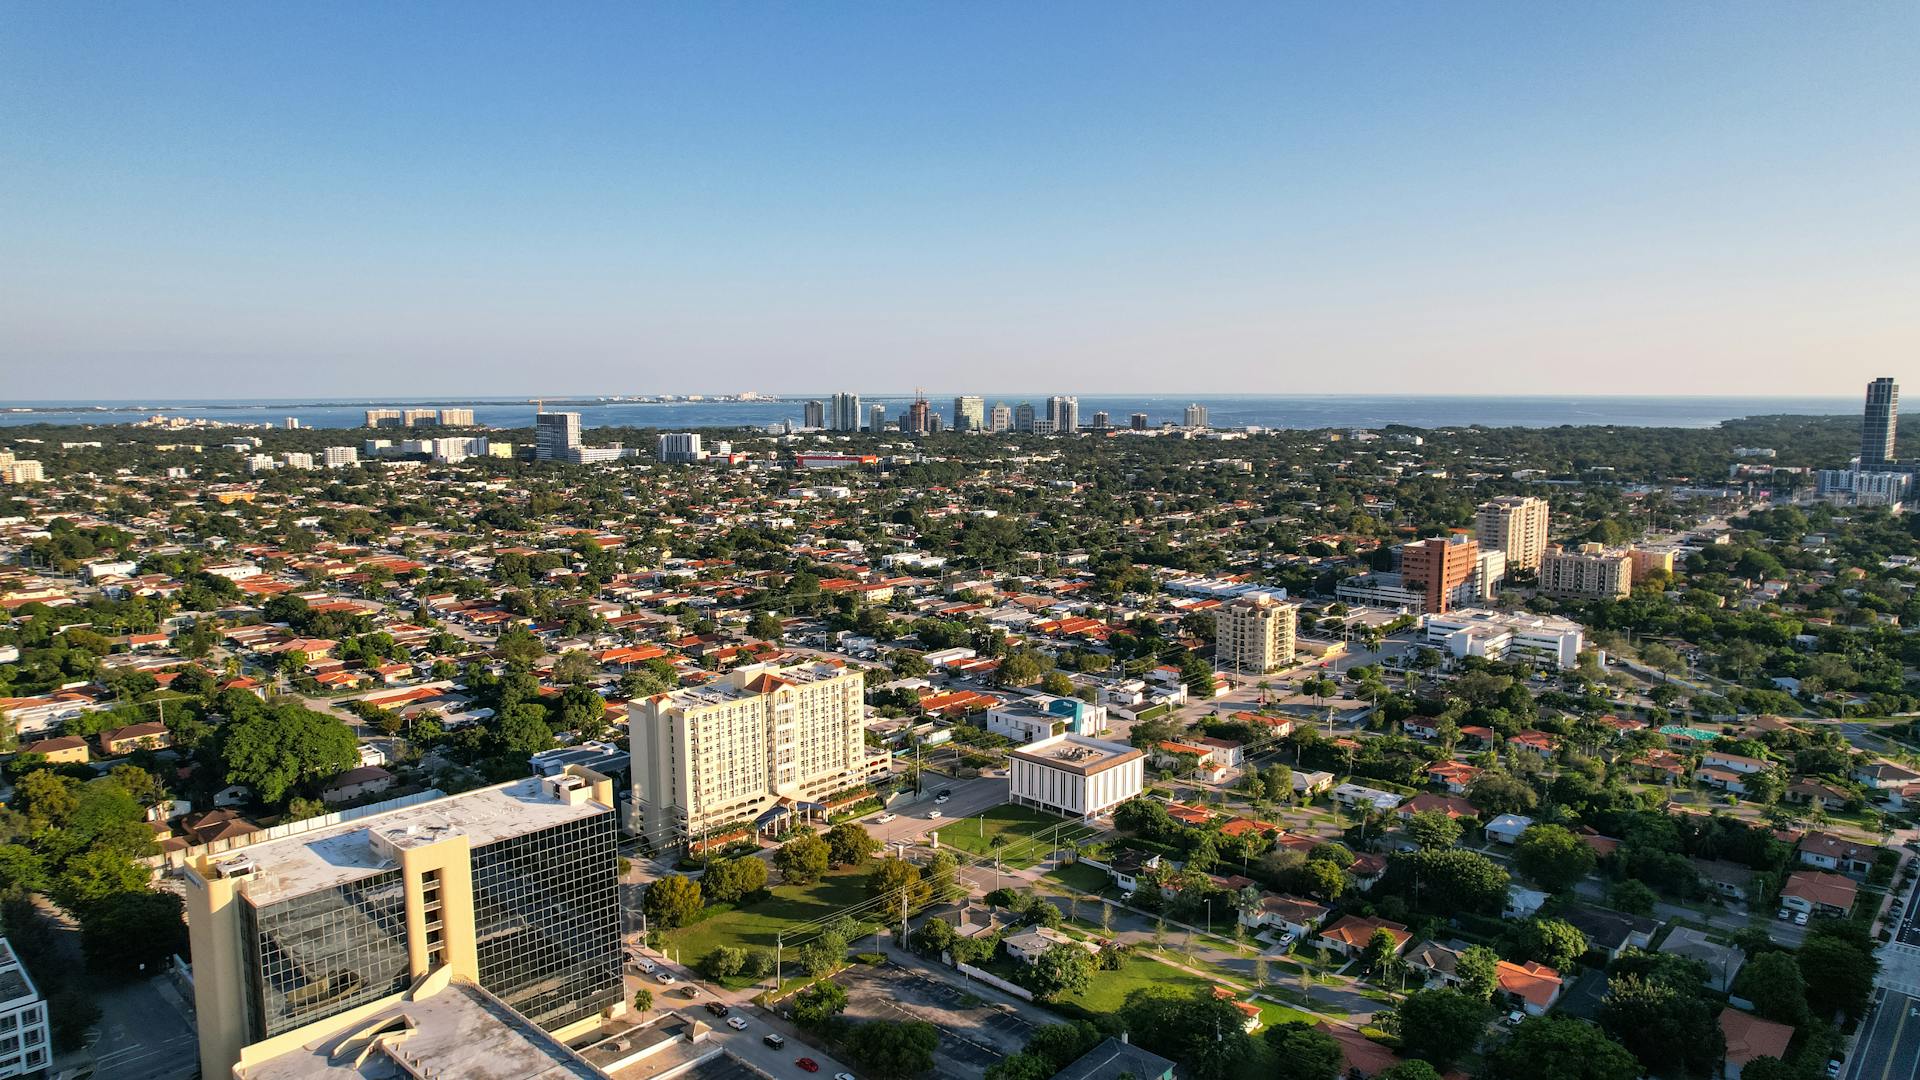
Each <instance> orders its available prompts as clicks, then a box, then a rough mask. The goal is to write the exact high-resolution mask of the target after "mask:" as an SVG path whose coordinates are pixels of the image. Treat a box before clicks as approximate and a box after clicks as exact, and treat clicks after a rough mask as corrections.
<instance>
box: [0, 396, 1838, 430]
mask: <svg viewBox="0 0 1920 1080" xmlns="http://www.w3.org/2000/svg"><path fill="white" fill-rule="evenodd" d="M810 396H811V395H804V394H803V395H794V396H790V397H785V398H782V399H781V400H778V401H740V402H731V401H666V402H661V401H651V402H650V401H622V400H610V399H573V400H567V401H561V400H557V399H549V400H548V402H547V406H546V407H547V408H548V409H549V410H554V411H560V410H566V411H572V412H578V413H579V414H580V422H581V424H582V425H583V426H586V427H608V426H621V427H649V428H671V429H687V428H738V427H756V428H764V427H766V426H767V425H769V424H776V423H780V422H781V421H786V420H791V421H793V422H794V423H795V424H798V423H799V422H800V419H801V415H802V413H801V409H802V404H803V403H804V402H805V401H807V400H808V399H809V397H810ZM826 397H827V395H826V394H824V393H823V394H821V395H820V398H821V400H825V399H826ZM981 397H983V398H984V399H985V401H986V404H987V407H988V408H991V407H992V406H993V405H994V403H996V402H1002V401H1004V402H1006V403H1007V404H1008V405H1009V406H1016V405H1018V404H1020V403H1021V402H1023V401H1025V402H1031V403H1032V404H1033V406H1034V408H1035V411H1036V412H1038V413H1039V414H1041V415H1043V416H1044V415H1045V414H1046V396H1045V395H1039V396H1035V395H1032V394H983V395H981ZM911 400H912V398H911V396H910V395H900V394H884V395H879V396H876V397H871V398H869V397H865V396H863V397H862V398H861V408H862V415H863V416H864V415H865V409H866V408H867V407H868V406H871V405H874V404H881V405H885V406H886V407H887V415H888V416H889V417H897V416H898V415H899V414H900V413H902V412H903V411H904V410H905V409H906V406H907V403H908V402H909V401H911ZM928 400H929V401H931V402H932V404H933V407H934V410H935V411H936V412H939V413H940V414H941V417H942V419H943V420H950V419H951V418H952V407H953V398H952V396H951V395H949V396H944V397H941V396H933V395H929V396H928ZM1190 402H1197V403H1199V404H1201V405H1205V406H1206V407H1207V411H1208V421H1209V422H1210V423H1211V424H1212V426H1214V427H1216V428H1243V427H1250V426H1251V427H1270V428H1346V427H1380V426H1382V425H1386V424H1405V425H1408V426H1411V427H1420V428H1441V427H1453V426H1463V425H1467V424H1480V425H1484V426H1487V427H1559V426H1562V425H1569V424H1571V425H1600V426H1615V427H1686V428H1700V427H1712V426H1714V425H1716V424H1719V423H1720V422H1722V421H1724V420H1732V419H1737V418H1739V417H1743V416H1758V415H1767V414H1792V415H1801V416H1808V415H1844V414H1857V413H1858V412H1859V411H1860V399H1859V398H1857V397H1578V396H1568V397H1469V396H1442V395H1436V396H1378V395H1360V394H1324V395H1294V394H1215V395H1199V396H1193V397H1176V396H1170V395H1153V396H1143V395H1125V394H1114V395H1107V394H1093V395H1081V396H1080V422H1081V424H1082V426H1085V425H1089V424H1091V423H1092V422H1093V414H1094V413H1096V412H1105V413H1107V414H1108V415H1109V417H1110V418H1111V423H1112V424H1113V425H1114V426H1116V427H1124V426H1126V424H1127V419H1128V417H1130V416H1131V415H1132V414H1134V413H1136V412H1144V413H1146V414H1147V416H1148V419H1149V421H1150V423H1152V424H1154V425H1156V426H1157V425H1159V424H1161V423H1163V422H1169V421H1170V422H1173V423H1179V422H1180V421H1181V418H1182V415H1183V413H1184V411H1185V409H1186V406H1187V405H1188V403H1190ZM409 407H411V408H427V407H436V408H440V407H460V408H471V409H472V410H473V414H474V421H475V423H477V424H480V425H482V426H487V427H501V428H515V427H531V426H532V424H533V415H534V406H533V404H532V403H531V402H529V401H527V400H525V399H522V398H515V399H505V398H444V399H424V398H415V399H405V400H372V399H369V400H364V401H349V400H345V399H340V398H333V399H324V400H323V399H304V400H282V401H275V400H270V399H254V400H251V401H211V400H206V401H48V402H41V401H19V402H0V427H7V426H18V425H22V424H125V423H131V422H133V421H137V420H142V419H145V418H146V417H148V416H155V415H159V416H168V417H175V416H179V417H198V418H205V419H208V420H215V421H225V422H230V423H235V424H260V423H269V424H273V425H276V426H278V425H279V424H280V423H281V422H282V421H283V420H285V418H287V417H294V418H296V419H298V420H299V421H300V425H301V426H302V427H311V428H357V427H360V426H361V424H362V422H363V420H364V413H365V411H366V410H367V409H370V408H409Z"/></svg>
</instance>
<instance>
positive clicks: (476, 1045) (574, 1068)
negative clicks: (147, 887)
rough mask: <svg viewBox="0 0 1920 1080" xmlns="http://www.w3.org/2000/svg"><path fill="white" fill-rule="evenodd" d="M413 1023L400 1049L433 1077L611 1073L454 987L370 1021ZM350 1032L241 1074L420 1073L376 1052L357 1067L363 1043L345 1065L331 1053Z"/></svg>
mask: <svg viewBox="0 0 1920 1080" xmlns="http://www.w3.org/2000/svg"><path fill="white" fill-rule="evenodd" d="M401 1017H406V1018H408V1019H409V1020H411V1021H412V1026H413V1033H412V1034H411V1035H408V1036H407V1037H406V1038H405V1039H403V1040H401V1041H400V1042H399V1043H398V1044H397V1046H396V1047H395V1049H396V1050H397V1051H398V1052H401V1053H404V1054H405V1055H406V1057H407V1059H408V1060H409V1061H411V1062H414V1063H416V1064H417V1066H418V1067H419V1068H420V1070H421V1071H424V1072H425V1073H426V1074H427V1075H430V1076H444V1077H449V1078H452V1077H459V1078H460V1080H602V1078H603V1077H604V1076H605V1074H604V1073H602V1072H600V1071H599V1070H598V1069H595V1068H594V1067H593V1066H591V1065H588V1064H587V1063H586V1062H585V1061H584V1060H582V1059H581V1058H580V1056H579V1055H578V1054H575V1053H574V1052H573V1051H571V1050H569V1049H567V1047H566V1045H565V1044H563V1043H561V1042H559V1041H557V1040H555V1039H554V1038H553V1037H552V1036H549V1035H548V1034H547V1033H546V1032H544V1031H541V1030H540V1029H539V1028H537V1027H535V1026H533V1025H532V1024H531V1023H529V1022H527V1021H526V1020H525V1019H523V1018H522V1017H520V1016H518V1015H517V1014H515V1013H514V1012H513V1011H512V1010H511V1009H508V1008H506V1007H505V1006H503V1005H502V1004H500V1002H499V1001H498V1000H497V999H495V998H494V997H493V996H492V995H490V994H488V993H486V992H485V991H483V990H481V989H480V988H478V987H476V986H474V985H472V984H471V983H466V982H455V983H452V984H451V985H449V986H448V987H447V988H446V989H445V990H442V991H440V992H439V993H437V994H434V995H433V996H432V997H429V998H425V999H422V1000H418V1001H403V1002H400V1003H398V1004H396V1005H394V1006H393V1007H392V1008H389V1009H386V1010H383V1011H381V1012H380V1013H378V1014H376V1015H375V1016H373V1017H370V1018H369V1019H367V1020H366V1021H364V1022H361V1023H357V1024H350V1025H346V1028H347V1029H351V1030H359V1029H363V1028H365V1027H367V1026H369V1025H372V1024H376V1023H379V1022H381V1021H387V1020H391V1021H394V1022H396V1026H398V1025H397V1022H398V1021H399V1019H400V1018H401ZM349 1033H350V1030H340V1031H335V1032H330V1033H329V1034H328V1036H327V1037H326V1038H323V1039H317V1040H315V1041H313V1042H311V1043H308V1044H307V1045H304V1046H301V1047H298V1048H297V1049H293V1050H289V1051H287V1052H286V1053H284V1054H281V1055H280V1056H278V1057H275V1058H270V1059H268V1060H266V1061H263V1062H260V1063H258V1064H256V1065H252V1066H248V1067H245V1068H240V1069H236V1070H234V1075H235V1076H236V1077H238V1078H239V1080H404V1078H406V1077H409V1076H412V1075H415V1074H414V1073H412V1072H409V1071H408V1070H406V1069H405V1068H403V1067H402V1066H401V1065H400V1064H399V1063H398V1062H396V1061H394V1060H393V1059H392V1058H391V1057H389V1056H388V1055H387V1054H386V1053H384V1052H381V1051H375V1052H373V1053H371V1054H368V1055H366V1060H364V1061H360V1062H358V1063H356V1059H357V1058H359V1057H360V1056H361V1055H360V1049H361V1047H362V1046H364V1042H360V1043H355V1044H354V1045H353V1047H352V1049H351V1051H350V1052H348V1053H344V1054H342V1055H340V1057H339V1059H338V1060H334V1059H332V1058H330V1057H329V1056H328V1055H329V1051H331V1050H332V1049H333V1047H334V1046H335V1044H336V1043H338V1042H339V1041H340V1040H341V1039H342V1038H344V1037H345V1036H346V1035H348V1034H349Z"/></svg>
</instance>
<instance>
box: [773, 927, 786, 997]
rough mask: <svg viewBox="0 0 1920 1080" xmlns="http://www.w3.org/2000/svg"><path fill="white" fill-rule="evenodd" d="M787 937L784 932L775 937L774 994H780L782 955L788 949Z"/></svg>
mask: <svg viewBox="0 0 1920 1080" xmlns="http://www.w3.org/2000/svg"><path fill="white" fill-rule="evenodd" d="M786 944H787V936H786V933H785V932H784V931H782V932H779V933H776V934H774V935H773V992H774V994H775V995H776V996H777V995H778V994H779V993H780V954H781V952H782V950H784V949H785V948H786Z"/></svg>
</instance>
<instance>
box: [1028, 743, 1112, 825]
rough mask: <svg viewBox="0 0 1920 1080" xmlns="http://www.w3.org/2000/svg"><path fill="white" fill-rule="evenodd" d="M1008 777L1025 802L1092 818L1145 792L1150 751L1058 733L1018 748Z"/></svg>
mask: <svg viewBox="0 0 1920 1080" xmlns="http://www.w3.org/2000/svg"><path fill="white" fill-rule="evenodd" d="M1007 776H1008V792H1009V794H1010V796H1011V799H1012V801H1013V802H1015V803H1018V804H1019V805H1021V806H1031V807H1035V808H1037V809H1040V810H1047V811H1050V812H1052V813H1055V814H1060V815H1062V816H1063V817H1078V818H1092V817H1098V816H1099V815H1101V814H1104V813H1106V812H1107V811H1108V810H1111V809H1113V808H1114V807H1116V806H1118V805H1120V804H1121V803H1123V802H1126V801H1127V800H1128V799H1131V798H1133V797H1134V796H1136V795H1138V794H1140V791H1141V789H1142V787H1143V786H1144V783H1145V779H1146V755H1145V754H1142V753H1141V752H1140V751H1139V750H1137V749H1135V748H1134V747H1131V746H1128V745H1127V744H1125V743H1116V742H1106V741H1104V740H1101V739H1089V738H1087V737H1085V736H1082V735H1071V734H1062V735H1054V736H1051V737H1049V738H1045V739H1041V740H1040V741H1039V742H1035V743H1029V744H1027V745H1026V746H1023V747H1021V748H1020V749H1018V750H1015V751H1013V753H1012V754H1010V755H1009V756H1008V772H1007Z"/></svg>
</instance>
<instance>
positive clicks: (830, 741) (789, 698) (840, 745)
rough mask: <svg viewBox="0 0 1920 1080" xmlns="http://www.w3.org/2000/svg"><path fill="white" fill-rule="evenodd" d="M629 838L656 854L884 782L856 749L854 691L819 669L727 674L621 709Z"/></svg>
mask: <svg viewBox="0 0 1920 1080" xmlns="http://www.w3.org/2000/svg"><path fill="white" fill-rule="evenodd" d="M627 726H628V730H629V732H630V736H629V738H630V740H631V745H632V751H633V802H634V806H635V807H636V808H637V809H638V811H639V813H640V818H641V820H640V823H639V825H638V830H637V831H639V832H641V833H642V835H644V836H646V837H647V838H648V839H649V840H650V841H652V843H653V844H654V845H655V846H656V847H667V846H671V845H674V844H677V843H679V842H681V841H683V840H699V839H701V838H703V837H706V836H708V835H711V834H712V833H714V832H715V831H716V830H720V829H725V828H728V827H733V826H739V825H741V824H743V823H745V822H746V821H748V820H749V819H754V818H757V817H759V816H761V815H764V814H767V813H769V812H772V811H774V810H775V809H776V808H777V807H780V806H781V805H782V804H784V805H785V807H786V808H787V809H788V810H789V811H802V812H804V811H807V810H809V809H810V808H811V804H816V803H818V802H820V801H821V800H824V799H826V798H827V797H828V796H830V795H833V794H835V793H837V792H839V791H842V790H844V789H846V788H848V787H852V786H853V785H855V784H858V783H861V782H862V781H864V780H867V779H870V778H871V777H873V776H875V775H880V774H884V773H885V772H886V771H887V769H888V767H889V763H890V760H891V759H890V757H889V756H888V755H887V754H886V753H885V752H881V753H879V754H878V755H876V754H875V753H874V752H873V751H870V750H868V749H867V743H866V730H867V722H866V681H865V678H864V677H863V676H862V675H861V673H860V672H859V671H857V670H854V669H850V668H848V667H846V666H845V665H842V664H839V663H833V662H828V661H816V662H811V663H805V664H794V665H791V666H787V667H781V666H778V665H774V664H755V665H749V666H747V667H742V668H737V669H735V670H734V671H732V672H731V673H729V674H728V675H727V676H726V677H725V678H724V679H721V680H718V681H715V682H711V683H708V684H706V685H704V686H694V687H688V688H686V689H683V690H676V691H673V692H672V693H667V694H659V695H656V696H654V697H651V698H647V699H645V700H642V701H635V702H633V703H632V704H630V705H629V706H628V707H627Z"/></svg>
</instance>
